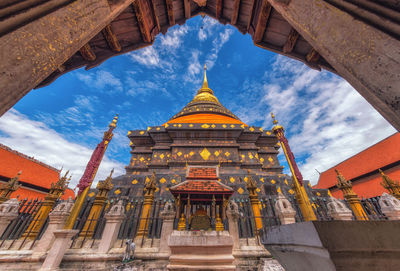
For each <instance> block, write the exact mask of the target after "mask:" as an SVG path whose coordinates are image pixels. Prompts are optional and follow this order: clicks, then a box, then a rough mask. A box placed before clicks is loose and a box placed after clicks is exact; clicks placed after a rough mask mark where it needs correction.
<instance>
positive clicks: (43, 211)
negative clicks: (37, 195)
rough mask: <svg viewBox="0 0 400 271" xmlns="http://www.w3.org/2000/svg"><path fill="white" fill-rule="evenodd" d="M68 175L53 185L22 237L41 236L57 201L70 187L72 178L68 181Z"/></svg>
mask: <svg viewBox="0 0 400 271" xmlns="http://www.w3.org/2000/svg"><path fill="white" fill-rule="evenodd" d="M68 173H69V171H67V172H66V173H65V175H64V177H61V178H59V180H58V181H57V182H56V183H52V184H51V188H50V191H49V193H47V195H46V196H45V198H44V201H43V203H42V205H41V206H40V208H39V210H38V212H37V213H36V215H35V216H34V218H33V220H32V222H31V223H30V224H29V226H28V228H27V229H26V231H25V232H24V234H23V235H22V237H28V238H35V237H36V236H37V235H38V234H39V232H40V229H41V228H42V226H43V224H44V222H46V219H47V216H48V215H49V214H50V212H51V209H53V207H54V205H55V203H56V201H57V200H58V199H59V198H60V197H61V196H62V195H63V194H64V191H65V189H66V188H67V186H68V181H69V180H70V179H71V177H69V179H68V177H67V175H68Z"/></svg>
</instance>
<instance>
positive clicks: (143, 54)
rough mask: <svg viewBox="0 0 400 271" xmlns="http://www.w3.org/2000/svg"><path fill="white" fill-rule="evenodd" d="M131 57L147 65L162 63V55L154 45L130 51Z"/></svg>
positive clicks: (154, 65) (152, 65) (155, 65)
mask: <svg viewBox="0 0 400 271" xmlns="http://www.w3.org/2000/svg"><path fill="white" fill-rule="evenodd" d="M128 55H129V56H130V58H131V59H132V60H134V61H136V62H139V63H140V64H142V65H145V66H147V67H157V66H159V65H160V57H159V55H158V52H157V51H156V49H155V48H154V46H148V47H146V48H143V49H140V50H138V51H135V52H131V53H128Z"/></svg>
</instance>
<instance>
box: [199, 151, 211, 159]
mask: <svg viewBox="0 0 400 271" xmlns="http://www.w3.org/2000/svg"><path fill="white" fill-rule="evenodd" d="M200 155H201V157H202V158H203V159H204V160H208V158H209V157H210V155H211V153H210V152H209V151H208V150H207V149H206V148H204V149H203V150H202V151H201V152H200Z"/></svg>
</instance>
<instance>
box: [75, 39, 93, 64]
mask: <svg viewBox="0 0 400 271" xmlns="http://www.w3.org/2000/svg"><path fill="white" fill-rule="evenodd" d="M79 52H80V53H81V55H82V57H83V58H84V59H85V60H87V61H95V60H96V54H95V53H94V52H93V50H92V47H90V45H89V43H86V44H85V45H84V46H83V47H82V48H81V49H80V50H79Z"/></svg>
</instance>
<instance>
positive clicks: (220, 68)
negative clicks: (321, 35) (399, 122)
mask: <svg viewBox="0 0 400 271" xmlns="http://www.w3.org/2000/svg"><path fill="white" fill-rule="evenodd" d="M204 63H206V64H207V67H208V73H207V76H208V81H209V86H210V87H211V88H212V89H213V90H214V93H215V95H216V96H217V97H218V99H219V100H220V102H221V103H222V104H223V105H224V106H225V107H227V108H228V109H230V110H231V111H232V112H233V113H234V114H236V115H237V116H239V117H240V118H241V119H242V121H244V122H246V123H247V124H249V125H255V126H261V127H263V128H265V129H270V128H271V127H272V121H271V118H270V115H269V114H270V112H271V111H273V112H275V114H276V116H277V119H278V120H279V121H280V123H281V124H282V125H283V126H284V127H285V128H286V131H287V137H288V139H289V143H290V144H291V147H292V150H293V152H294V154H295V156H296V158H297V161H298V163H299V165H300V169H301V170H302V173H303V175H304V177H305V178H306V179H310V180H311V181H312V183H316V181H317V180H318V173H317V172H316V170H315V169H317V170H318V171H321V172H322V171H324V170H326V169H328V168H330V167H332V166H334V165H335V164H337V163H339V162H340V161H342V160H344V159H346V158H348V157H350V156H352V155H354V154H355V153H357V152H359V151H361V150H363V149H365V148H366V147H368V146H370V145H373V144H375V143H376V142H378V141H380V140H382V139H384V138H386V137H388V136H389V135H391V134H393V133H394V132H395V130H394V128H393V127H391V126H390V124H388V123H387V122H386V120H384V119H383V118H382V117H381V116H380V115H379V114H378V113H377V112H376V111H375V110H374V109H373V108H372V107H371V106H370V105H369V104H368V103H367V102H366V101H365V100H364V99H363V98H362V97H361V96H360V95H359V94H358V92H356V91H355V90H354V89H353V88H352V87H351V86H350V85H349V84H348V83H346V82H345V81H344V80H343V79H341V78H340V77H338V76H336V75H333V74H331V73H329V72H326V71H323V72H318V71H315V70H311V69H309V68H308V67H307V66H305V65H303V64H302V63H300V62H297V61H294V60H291V59H289V58H287V57H284V56H279V55H277V54H275V53H272V52H270V51H267V50H264V49H261V48H258V47H256V46H254V45H253V42H252V40H251V38H250V36H248V35H242V34H241V33H239V32H238V31H237V30H236V28H234V27H232V26H224V25H221V24H219V23H218V22H217V21H215V20H213V19H211V18H208V17H205V18H204V19H203V18H201V17H200V16H198V17H195V18H192V19H190V20H189V21H187V23H186V24H185V25H183V26H175V27H172V28H171V29H169V31H168V33H167V34H166V35H165V36H163V35H161V34H160V35H159V36H158V37H157V39H156V41H155V42H154V45H153V46H152V47H147V48H144V49H141V50H138V51H135V52H131V53H128V54H126V55H122V56H117V57H113V58H111V59H109V60H107V61H106V62H104V63H103V64H102V65H100V66H98V67H96V68H94V69H91V70H89V71H85V70H84V69H79V70H76V71H73V72H70V73H67V74H65V75H63V76H62V77H60V78H59V79H57V80H56V81H55V82H54V83H52V84H51V85H50V86H48V87H45V88H41V89H37V90H32V91H31V92H30V93H29V94H28V95H26V96H25V97H24V98H23V99H22V100H21V101H20V102H18V104H16V105H15V106H14V108H13V109H12V110H10V111H9V112H8V113H6V114H5V115H4V116H2V117H1V118H0V143H3V144H5V145H8V146H10V147H11V148H13V149H16V150H18V151H20V152H23V153H25V154H27V155H30V156H34V157H35V158H37V159H39V160H41V161H43V162H45V163H48V164H49V165H52V166H54V167H57V168H60V167H61V166H64V168H66V169H70V170H71V171H72V172H73V179H72V185H75V184H76V183H77V182H78V181H79V178H80V177H81V175H82V172H83V170H84V168H85V166H86V163H87V161H88V160H89V157H90V155H91V152H92V150H93V149H94V148H95V146H96V144H97V143H98V142H99V141H100V140H101V138H102V135H103V131H104V130H105V129H106V128H107V125H108V123H109V122H110V121H111V120H112V118H113V117H114V115H115V114H116V113H119V114H120V118H119V123H118V127H117V129H116V130H115V136H114V139H113V141H112V142H111V143H110V146H109V149H108V150H107V153H106V157H105V159H104V161H103V163H102V165H101V168H100V170H99V173H98V176H97V178H96V180H99V179H104V177H105V176H106V175H108V172H109V171H110V170H111V169H112V168H114V167H115V171H116V172H115V176H116V175H118V174H122V173H123V172H124V166H125V165H127V164H128V162H129V158H130V153H129V151H130V148H129V140H128V139H127V137H126V134H127V132H128V130H134V129H145V128H146V127H147V126H154V125H161V124H163V123H165V122H166V121H167V120H168V119H169V118H170V117H171V116H172V115H174V114H175V113H177V112H178V111H179V110H180V109H181V108H182V107H184V106H185V105H186V104H187V103H188V102H189V101H190V100H191V99H192V97H193V95H194V94H195V92H196V91H197V89H199V88H200V86H201V80H202V77H203V73H202V71H203V65H204ZM280 160H281V163H282V164H284V165H286V163H285V161H284V157H283V156H282V155H280ZM285 168H286V170H287V167H286V166H285Z"/></svg>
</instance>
